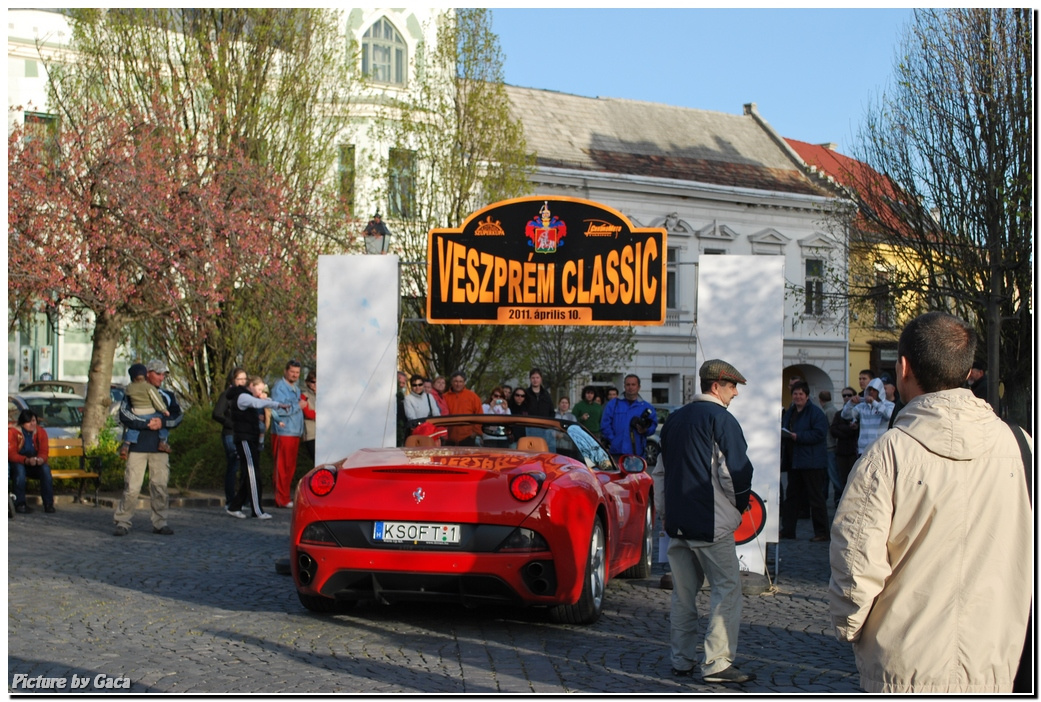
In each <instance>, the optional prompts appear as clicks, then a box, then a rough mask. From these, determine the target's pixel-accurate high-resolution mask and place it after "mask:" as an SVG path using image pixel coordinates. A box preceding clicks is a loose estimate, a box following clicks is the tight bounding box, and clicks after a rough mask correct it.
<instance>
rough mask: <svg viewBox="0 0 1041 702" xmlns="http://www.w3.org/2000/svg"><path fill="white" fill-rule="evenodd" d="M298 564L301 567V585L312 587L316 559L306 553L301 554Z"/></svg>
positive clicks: (299, 570)
mask: <svg viewBox="0 0 1041 702" xmlns="http://www.w3.org/2000/svg"><path fill="white" fill-rule="evenodd" d="M296 564H297V566H299V569H298V576H297V577H298V579H299V580H300V584H301V585H310V584H311V581H312V580H314V571H315V562H314V559H313V558H311V557H310V556H308V555H307V554H306V553H301V554H300V555H299V556H297V557H296Z"/></svg>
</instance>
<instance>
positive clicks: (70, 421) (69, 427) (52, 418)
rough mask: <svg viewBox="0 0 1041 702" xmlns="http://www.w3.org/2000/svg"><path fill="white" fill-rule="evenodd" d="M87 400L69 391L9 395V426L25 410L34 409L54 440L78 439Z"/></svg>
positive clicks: (12, 424)
mask: <svg viewBox="0 0 1041 702" xmlns="http://www.w3.org/2000/svg"><path fill="white" fill-rule="evenodd" d="M83 402H84V401H83V397H82V396H80V395H72V394H69V393H65V392H20V393H18V394H17V395H8V396H7V426H9V427H10V426H14V425H15V424H16V423H17V421H18V415H19V413H20V412H21V411H22V410H26V409H31V410H32V411H33V412H35V413H36V415H37V416H38V417H39V418H40V424H41V425H43V427H44V429H46V430H47V435H48V436H50V437H53V438H66V437H77V436H79V435H80V427H81V426H82V425H83Z"/></svg>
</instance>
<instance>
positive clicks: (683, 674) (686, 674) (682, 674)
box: [672, 668, 694, 678]
mask: <svg viewBox="0 0 1041 702" xmlns="http://www.w3.org/2000/svg"><path fill="white" fill-rule="evenodd" d="M672 674H673V676H674V677H677V678H690V677H693V676H694V669H693V668H690V669H688V670H680V669H679V668H673V669H672Z"/></svg>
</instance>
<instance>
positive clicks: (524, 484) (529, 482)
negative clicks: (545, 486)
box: [510, 473, 546, 502]
mask: <svg viewBox="0 0 1041 702" xmlns="http://www.w3.org/2000/svg"><path fill="white" fill-rule="evenodd" d="M545 479H546V476H545V474H544V473H522V474H521V475H515V476H513V479H512V480H510V494H511V495H513V496H514V497H515V498H517V499H518V500H520V501H521V502H529V501H531V500H534V499H535V496H536V495H538V494H539V488H540V487H542V481H544V480H545Z"/></svg>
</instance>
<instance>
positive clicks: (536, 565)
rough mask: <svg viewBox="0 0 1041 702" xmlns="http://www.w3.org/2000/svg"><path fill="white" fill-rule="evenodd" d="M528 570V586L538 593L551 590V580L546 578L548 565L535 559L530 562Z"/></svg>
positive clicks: (543, 593) (542, 593)
mask: <svg viewBox="0 0 1041 702" xmlns="http://www.w3.org/2000/svg"><path fill="white" fill-rule="evenodd" d="M525 570H526V575H527V578H526V580H527V582H528V587H529V588H530V589H531V591H532V592H533V593H535V594H536V595H545V594H546V593H547V592H549V591H550V589H551V588H550V584H549V580H548V579H547V578H546V566H545V565H544V564H543V563H542V562H540V561H535V562H533V563H529V564H528V566H527V568H526V569H525Z"/></svg>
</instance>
